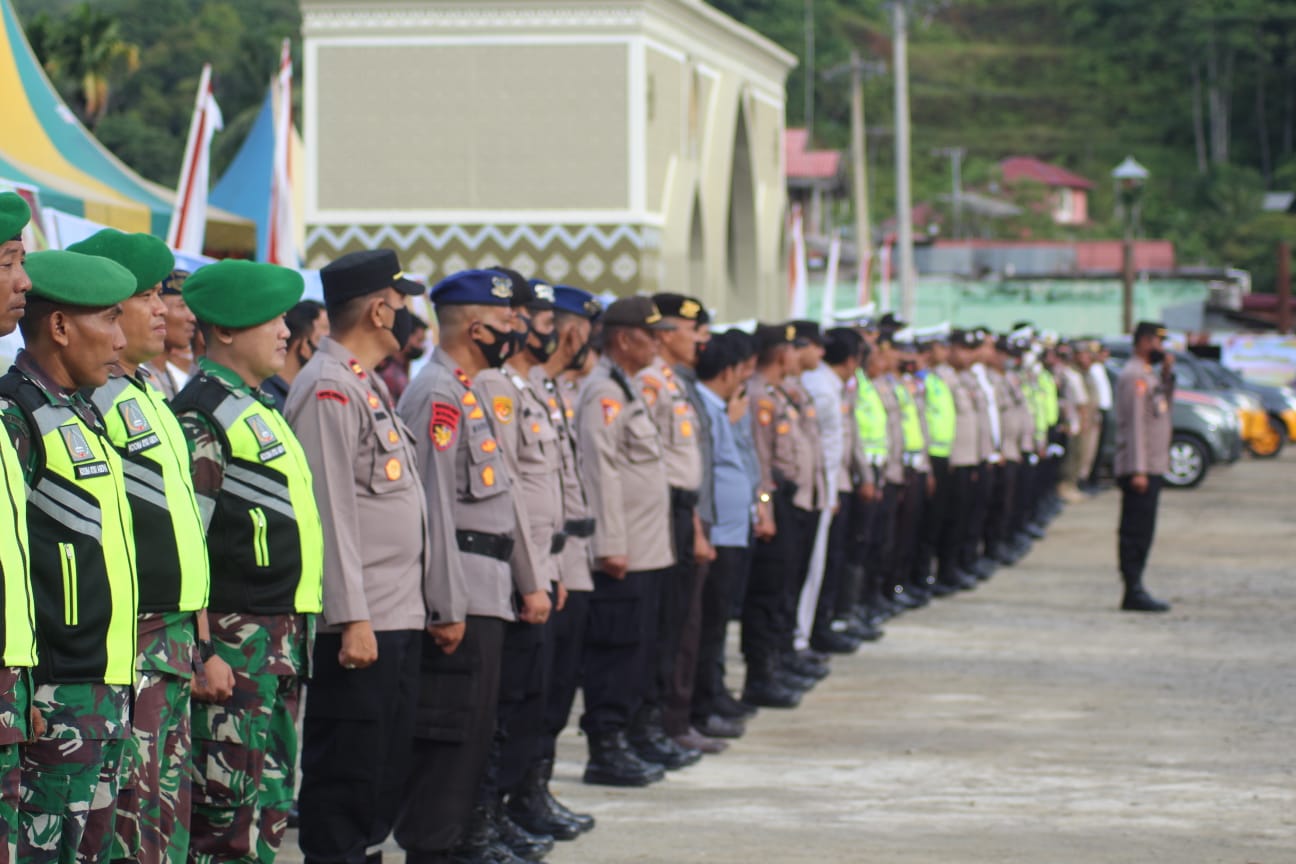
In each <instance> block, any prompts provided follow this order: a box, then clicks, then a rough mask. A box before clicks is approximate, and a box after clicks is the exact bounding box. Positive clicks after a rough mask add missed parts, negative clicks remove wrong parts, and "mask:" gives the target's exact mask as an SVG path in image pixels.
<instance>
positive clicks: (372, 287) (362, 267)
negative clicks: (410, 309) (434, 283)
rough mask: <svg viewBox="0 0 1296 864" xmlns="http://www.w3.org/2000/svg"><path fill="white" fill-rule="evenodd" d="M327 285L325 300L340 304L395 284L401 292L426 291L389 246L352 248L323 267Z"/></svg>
mask: <svg viewBox="0 0 1296 864" xmlns="http://www.w3.org/2000/svg"><path fill="white" fill-rule="evenodd" d="M320 282H322V283H323V285H324V303H325V304H326V305H328V306H337V305H339V304H342V303H345V302H347V301H348V300H354V299H355V298H357V297H364V296H366V295H368V294H373V293H374V292H376V291H381V290H383V289H384V288H395V289H396V290H397V291H399V292H400V293H402V294H408V295H410V296H414V295H417V294H422V293H423V286H422V285H420V284H419V283H417V282H415V281H414V280H413V279H409V278H407V277H406V276H405V272H404V271H403V270H402V269H401V265H400V260H399V259H398V258H397V257H396V253H395V252H393V251H391V250H390V249H368V250H365V251H363V252H351V253H348V254H346V255H343V256H342V257H341V258H338V259H337V260H336V261H333V262H332V263H330V264H327V265H325V267H324V269H322V270H320Z"/></svg>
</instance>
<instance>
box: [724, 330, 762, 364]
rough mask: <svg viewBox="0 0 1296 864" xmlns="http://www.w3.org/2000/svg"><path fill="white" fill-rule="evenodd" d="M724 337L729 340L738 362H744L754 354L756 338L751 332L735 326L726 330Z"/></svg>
mask: <svg viewBox="0 0 1296 864" xmlns="http://www.w3.org/2000/svg"><path fill="white" fill-rule="evenodd" d="M724 337H725V339H727V340H728V341H729V345H730V348H732V350H733V352H734V356H735V357H737V358H738V362H739V363H746V362H747V361H748V360H750V359H751V358H753V357H755V356H756V338H755V337H754V336H752V334H750V333H748V332H746V331H744V330H739V329H737V328H736V327H735V328H733V329H730V330H726V331H725V332H724Z"/></svg>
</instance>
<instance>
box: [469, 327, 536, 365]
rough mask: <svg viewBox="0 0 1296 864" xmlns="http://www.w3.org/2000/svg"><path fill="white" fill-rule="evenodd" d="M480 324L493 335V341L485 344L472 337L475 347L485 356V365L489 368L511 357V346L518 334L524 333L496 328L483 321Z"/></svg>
mask: <svg viewBox="0 0 1296 864" xmlns="http://www.w3.org/2000/svg"><path fill="white" fill-rule="evenodd" d="M482 326H483V327H485V328H486V329H487V330H489V331H490V332H491V335H492V336H494V337H495V341H494V342H493V343H491V344H487V343H485V342H483V341H481V340H480V339H476V338H474V339H473V342H476V343H477V347H478V348H480V349H481V352H482V354H483V355H484V356H485V357H486V365H487V366H489V367H491V368H495V367H496V366H499V365H500V364H502V363H503V362H504V361H505V360H507V359H508V358H510V357H512V356H513V346H514V343H516V342H517V339H518V336H520V335H521V336H524V337H525V334H519V333H518V332H517V331H516V330H496V329H495V328H494V327H492V326H491V325H489V324H487V323H486V322H484V321H483V322H482Z"/></svg>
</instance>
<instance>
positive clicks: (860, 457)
mask: <svg viewBox="0 0 1296 864" xmlns="http://www.w3.org/2000/svg"><path fill="white" fill-rule="evenodd" d="M858 402H859V385H858V384H856V383H855V376H854V375H852V376H850V378H848V379H846V381H845V382H844V385H843V387H842V399H841V403H842V404H841V414H842V436H843V441H842V445H843V446H842V460H841V465H840V467H839V468H838V474H837V491H838V492H839V493H841V492H853V491H854V490H855V485H856V483H857V481H858V480H859V479H860V478H862V477H863V476H864V469H865V467H866V466H867V465H868V456H867V455H865V453H864V439H863V438H861V437H860V431H859V423H856V422H855V405H856V404H857V403H858Z"/></svg>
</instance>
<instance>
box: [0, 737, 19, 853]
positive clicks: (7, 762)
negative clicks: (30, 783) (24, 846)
mask: <svg viewBox="0 0 1296 864" xmlns="http://www.w3.org/2000/svg"><path fill="white" fill-rule="evenodd" d="M21 777H22V771H21V770H20V768H19V753H18V745H17V744H5V745H3V746H0V835H3V836H0V864H13V862H15V861H17V860H18V800H19V792H18V789H19V786H20V778H21Z"/></svg>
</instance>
